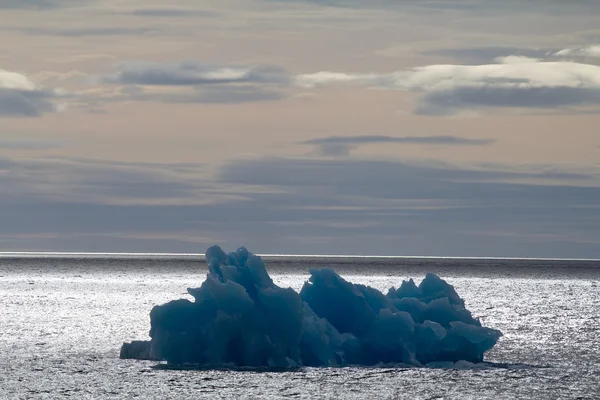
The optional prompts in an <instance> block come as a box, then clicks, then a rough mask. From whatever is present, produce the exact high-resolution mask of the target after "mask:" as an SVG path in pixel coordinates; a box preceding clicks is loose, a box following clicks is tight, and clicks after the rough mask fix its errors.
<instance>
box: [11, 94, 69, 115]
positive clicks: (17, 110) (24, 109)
mask: <svg viewBox="0 0 600 400" xmlns="http://www.w3.org/2000/svg"><path fill="white" fill-rule="evenodd" d="M58 97H61V96H58V95H57V94H56V93H55V92H53V91H48V90H22V89H8V88H2V87H0V117H39V116H41V115H43V114H46V113H50V112H55V111H56V110H57V108H56V106H55V104H54V103H53V99H56V98H58Z"/></svg>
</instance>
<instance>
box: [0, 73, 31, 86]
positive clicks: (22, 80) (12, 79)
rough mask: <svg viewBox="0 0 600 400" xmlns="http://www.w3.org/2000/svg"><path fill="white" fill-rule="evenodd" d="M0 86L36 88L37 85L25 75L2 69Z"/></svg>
mask: <svg viewBox="0 0 600 400" xmlns="http://www.w3.org/2000/svg"><path fill="white" fill-rule="evenodd" d="M0 88H2V89H20V90H35V85H34V84H33V82H31V81H30V80H29V79H27V77H26V76H24V75H21V74H18V73H16V72H10V71H6V70H3V69H0Z"/></svg>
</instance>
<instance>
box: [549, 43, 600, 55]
mask: <svg viewBox="0 0 600 400" xmlns="http://www.w3.org/2000/svg"><path fill="white" fill-rule="evenodd" d="M552 55H553V56H555V57H590V58H598V57H600V45H590V46H585V47H569V48H566V49H562V50H559V51H557V52H555V53H553V54H552Z"/></svg>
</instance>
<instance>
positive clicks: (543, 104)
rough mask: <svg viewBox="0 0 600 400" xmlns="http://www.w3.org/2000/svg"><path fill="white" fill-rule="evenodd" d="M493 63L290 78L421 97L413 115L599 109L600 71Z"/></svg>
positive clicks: (303, 83) (507, 60)
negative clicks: (415, 94) (484, 110)
mask: <svg viewBox="0 0 600 400" xmlns="http://www.w3.org/2000/svg"><path fill="white" fill-rule="evenodd" d="M496 61H497V62H496V63H494V64H483V65H451V64H448V65H429V66H424V67H417V68H413V69H410V70H405V71H396V72H392V73H388V74H373V73H371V74H348V73H341V72H326V71H323V72H317V73H314V74H304V75H299V76H297V77H296V84H297V85H298V86H300V87H303V88H314V87H316V86H321V85H327V84H329V85H335V84H337V85H340V84H355V85H364V86H368V87H373V88H378V89H385V90H402V91H410V92H416V93H422V94H423V96H422V98H421V102H420V104H419V105H418V107H417V112H418V113H421V114H430V115H450V114H456V113H459V112H461V111H463V110H479V109H485V108H491V107H503V108H511V107H516V108H550V109H572V108H573V107H578V106H596V105H598V104H600V66H596V65H591V64H582V63H576V62H568V61H558V62H546V61H541V60H539V59H533V58H529V57H524V56H508V57H501V58H498V59H497V60H496Z"/></svg>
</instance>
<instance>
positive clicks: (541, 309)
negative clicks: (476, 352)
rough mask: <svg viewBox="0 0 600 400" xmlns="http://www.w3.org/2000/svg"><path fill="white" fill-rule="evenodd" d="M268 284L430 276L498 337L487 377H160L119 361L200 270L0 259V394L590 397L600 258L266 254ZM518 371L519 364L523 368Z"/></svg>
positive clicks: (404, 373)
mask: <svg viewBox="0 0 600 400" xmlns="http://www.w3.org/2000/svg"><path fill="white" fill-rule="evenodd" d="M266 260H267V268H268V270H269V273H270V274H271V275H272V277H273V279H274V280H275V282H276V283H277V284H278V285H280V286H291V287H293V288H294V289H299V288H300V287H301V286H302V283H303V282H304V280H305V279H306V277H307V276H308V273H307V271H308V269H309V268H314V267H320V266H325V265H328V266H331V267H333V268H335V269H336V270H337V271H338V272H340V274H342V275H343V276H344V277H346V278H348V279H350V280H352V281H353V282H357V283H365V284H369V285H371V286H373V287H376V288H378V289H380V290H384V289H387V288H388V287H390V286H398V285H399V284H400V283H401V281H402V279H406V278H409V277H412V278H415V279H418V280H419V279H421V278H422V277H424V275H425V273H426V272H428V271H431V272H435V273H437V274H438V275H440V276H441V277H443V278H445V279H447V280H448V281H449V282H450V283H451V284H452V285H454V286H455V288H456V290H457V291H458V293H459V294H460V295H461V296H462V297H463V298H464V299H465V301H466V303H467V307H468V308H469V309H470V310H471V311H472V312H473V314H474V315H476V316H478V317H480V318H481V319H482V322H483V323H484V324H485V325H486V326H490V327H492V328H497V329H500V330H501V331H503V332H504V336H503V337H502V338H501V339H500V341H499V343H498V345H497V346H496V347H495V348H494V349H493V350H492V351H490V352H489V353H488V354H487V356H486V360H488V361H492V362H498V363H509V364H519V365H520V367H514V368H508V369H487V370H433V369H402V368H341V369H313V368H307V369H302V370H300V371H294V372H279V373H276V372H267V373H265V372H260V373H259V372H255V371H173V370H161V369H156V368H152V367H153V366H154V365H155V363H152V362H141V361H132V360H120V359H119V348H120V345H121V343H122V342H124V341H129V340H133V339H145V338H147V334H148V329H149V317H148V313H149V311H150V309H151V308H152V306H153V305H155V304H158V303H164V302H166V301H169V300H172V299H176V298H180V297H186V296H187V294H186V288H187V287H193V286H198V285H200V283H201V282H202V281H203V280H204V274H205V270H206V266H205V265H204V264H203V262H202V261H201V260H200V259H199V258H198V257H194V256H187V257H175V258H173V257H167V256H148V257H138V256H129V257H106V256H105V257H99V256H95V257H89V256H87V257H84V256H79V257H67V258H65V257H58V256H55V257H17V256H13V257H6V256H4V257H0V399H4V398H7V399H13V398H15V399H20V398H23V399H25V398H47V399H56V398H75V399H86V398H89V399H102V398H115V399H117V398H133V397H138V398H156V399H182V398H184V399H185V398H190V399H198V398H207V399H219V398H228V399H239V398H249V399H251V398H269V399H275V398H287V397H291V398H305V399H313V398H332V399H333V398H336V399H375V398H382V399H396V398H398V399H404V398H406V399H454V398H456V399H483V398H490V399H576V398H580V399H598V398H600V396H599V393H600V392H599V389H598V387H599V386H600V338H599V334H600V263H599V262H598V261H574V260H571V261H569V260H561V261H551V260H472V259H462V260H460V259H390V258H353V259H339V258H338V259H331V258H293V257H272V258H266ZM527 366H529V367H527Z"/></svg>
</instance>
